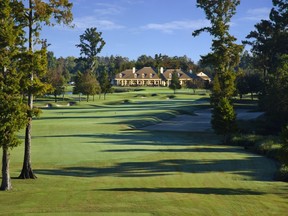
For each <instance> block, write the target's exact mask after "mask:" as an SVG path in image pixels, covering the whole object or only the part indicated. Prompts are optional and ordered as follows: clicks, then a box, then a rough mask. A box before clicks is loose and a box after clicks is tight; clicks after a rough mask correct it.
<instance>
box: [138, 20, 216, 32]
mask: <svg viewBox="0 0 288 216" xmlns="http://www.w3.org/2000/svg"><path fill="white" fill-rule="evenodd" d="M209 25H210V23H209V21H208V20H205V19H199V20H185V21H172V22H167V23H160V24H159V23H150V24H147V25H145V26H142V27H141V29H144V30H157V31H162V32H164V33H173V32H174V31H176V30H195V29H199V28H203V27H206V26H209Z"/></svg>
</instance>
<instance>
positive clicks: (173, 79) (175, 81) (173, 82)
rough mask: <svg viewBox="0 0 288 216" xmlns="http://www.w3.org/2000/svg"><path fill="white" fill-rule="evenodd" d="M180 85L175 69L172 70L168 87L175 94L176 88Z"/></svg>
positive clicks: (179, 87)
mask: <svg viewBox="0 0 288 216" xmlns="http://www.w3.org/2000/svg"><path fill="white" fill-rule="evenodd" d="M181 87H182V86H181V85H180V81H179V77H178V73H177V72H176V71H174V72H173V73H172V77H171V83H170V85H169V88H170V89H172V90H173V91H174V94H176V90H177V89H181Z"/></svg>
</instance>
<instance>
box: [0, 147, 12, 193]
mask: <svg viewBox="0 0 288 216" xmlns="http://www.w3.org/2000/svg"><path fill="white" fill-rule="evenodd" d="M9 156H10V154H9V151H8V149H7V148H5V147H4V146H3V155H2V183H1V188H0V190H3V191H8V190H11V189H12V185H11V178H10V172H9V163H10V158H9Z"/></svg>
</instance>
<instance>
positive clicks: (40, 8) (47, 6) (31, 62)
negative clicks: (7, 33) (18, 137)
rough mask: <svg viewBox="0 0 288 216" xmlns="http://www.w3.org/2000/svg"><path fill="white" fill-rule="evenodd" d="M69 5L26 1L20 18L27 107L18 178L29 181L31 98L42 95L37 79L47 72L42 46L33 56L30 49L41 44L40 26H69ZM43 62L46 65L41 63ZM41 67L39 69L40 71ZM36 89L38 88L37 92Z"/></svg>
mask: <svg viewBox="0 0 288 216" xmlns="http://www.w3.org/2000/svg"><path fill="white" fill-rule="evenodd" d="M71 8H72V3H70V2H69V0H58V1H55V0H47V1H46V0H45V1H44V0H28V5H27V8H24V12H25V13H24V15H23V16H22V21H23V25H25V26H26V27H27V28H26V29H27V35H28V47H27V53H26V55H25V58H26V69H27V70H26V71H27V73H28V74H27V77H29V79H28V80H27V82H26V83H25V84H26V87H27V91H26V94H27V97H28V99H27V105H28V107H29V112H28V123H27V125H26V132H25V150H24V161H23V168H22V171H21V174H20V176H19V178H22V179H29V178H33V179H34V178H36V176H35V175H34V173H33V170H32V166H31V130H32V117H33V110H34V107H33V97H34V95H35V94H38V93H39V92H42V91H43V84H42V83H41V77H43V76H44V74H45V71H46V69H47V68H43V63H44V65H45V64H47V57H46V53H45V52H46V49H45V48H46V46H45V43H44V44H42V45H43V46H42V47H43V49H41V50H40V51H38V52H36V53H35V51H34V48H33V45H34V44H35V43H37V42H41V40H40V38H39V35H40V31H41V26H42V25H48V26H53V25H54V24H60V23H63V24H66V25H69V24H70V23H71V22H72V19H73V16H72V12H71ZM45 61H46V62H45ZM41 65H42V67H41ZM35 67H36V68H35ZM39 87H40V88H39Z"/></svg>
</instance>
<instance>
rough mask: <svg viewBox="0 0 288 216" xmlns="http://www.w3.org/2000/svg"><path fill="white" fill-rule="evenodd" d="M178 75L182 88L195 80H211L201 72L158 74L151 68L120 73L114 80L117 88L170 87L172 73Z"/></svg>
mask: <svg viewBox="0 0 288 216" xmlns="http://www.w3.org/2000/svg"><path fill="white" fill-rule="evenodd" d="M174 72H175V73H177V74H178V77H179V81H180V84H181V86H185V85H186V84H187V82H193V81H194V80H195V79H198V80H199V79H200V80H203V81H206V82H207V80H209V82H210V81H211V79H210V78H209V77H208V76H207V75H206V74H204V73H203V72H200V73H198V74H199V76H198V74H196V75H195V74H191V73H185V72H183V71H182V70H181V69H166V70H164V68H163V67H161V68H160V72H159V73H157V72H156V71H155V70H154V69H153V68H151V67H143V68H142V69H140V70H136V68H135V67H134V68H132V69H128V70H125V71H122V72H121V73H118V74H117V75H116V76H115V79H114V85H116V86H169V85H170V83H171V79H172V73H174Z"/></svg>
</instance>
